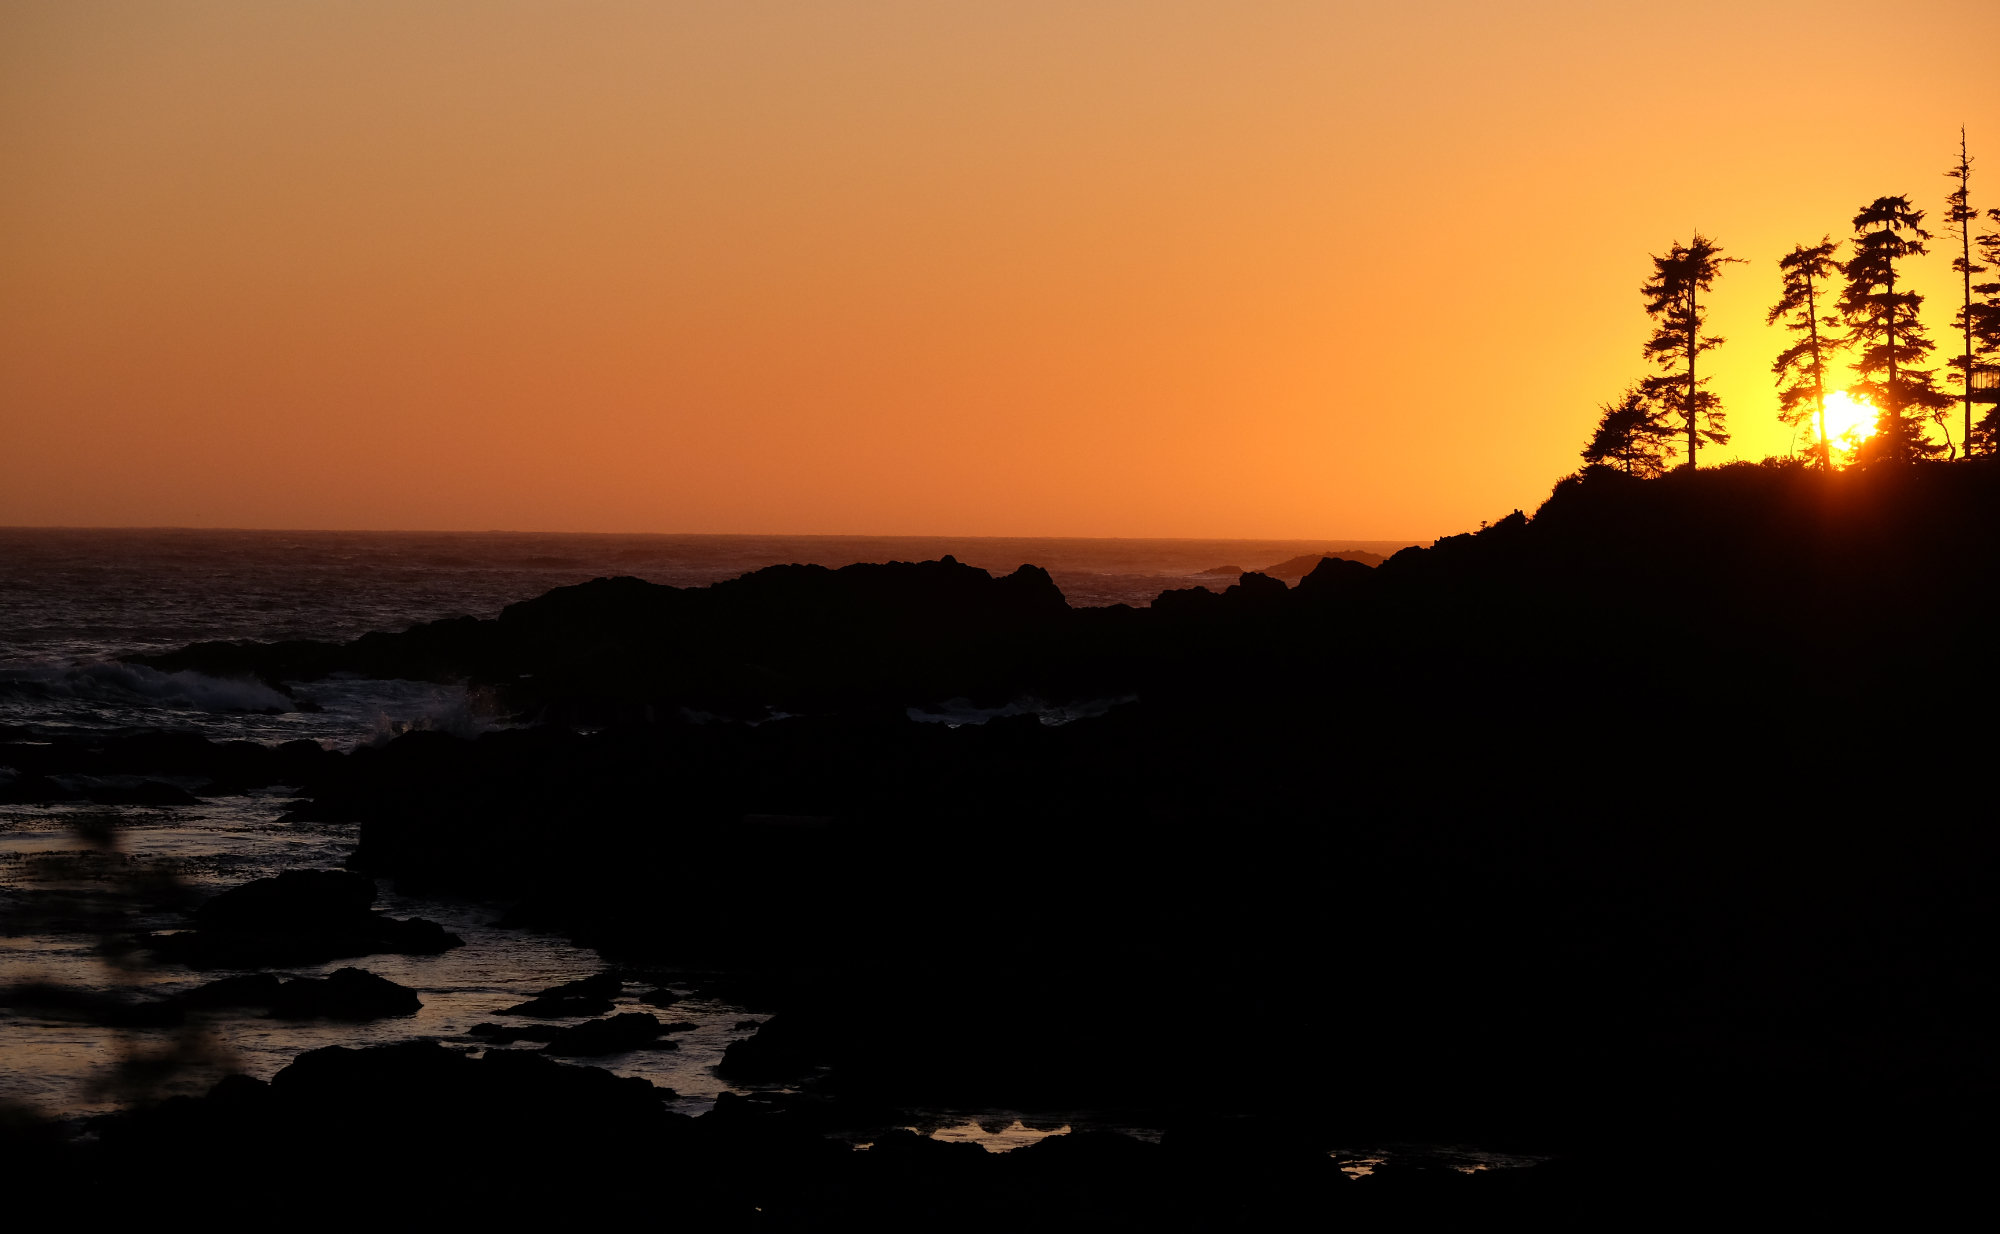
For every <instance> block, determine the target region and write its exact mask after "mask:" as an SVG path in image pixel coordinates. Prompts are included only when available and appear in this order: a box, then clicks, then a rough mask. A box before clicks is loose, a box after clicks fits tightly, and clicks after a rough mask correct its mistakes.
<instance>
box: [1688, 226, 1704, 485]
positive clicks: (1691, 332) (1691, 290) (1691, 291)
mask: <svg viewBox="0 0 2000 1234" xmlns="http://www.w3.org/2000/svg"><path fill="white" fill-rule="evenodd" d="M1695 241H1696V243H1697V245H1698V244H1699V243H1700V241H1701V236H1700V235H1696V236H1695ZM1695 308H1696V303H1695V286H1694V282H1693V280H1692V278H1691V277H1690V280H1689V282H1688V341H1687V349H1688V392H1687V418H1688V470H1689V471H1693V470H1694V447H1695V430H1694V417H1695V384H1694V358H1695V353H1696V352H1697V351H1698V350H1700V348H1699V347H1698V344H1699V342H1700V340H1699V339H1698V338H1697V337H1696V335H1697V334H1699V333H1700V330H1701V325H1700V318H1699V317H1698V316H1697V315H1696V312H1695Z"/></svg>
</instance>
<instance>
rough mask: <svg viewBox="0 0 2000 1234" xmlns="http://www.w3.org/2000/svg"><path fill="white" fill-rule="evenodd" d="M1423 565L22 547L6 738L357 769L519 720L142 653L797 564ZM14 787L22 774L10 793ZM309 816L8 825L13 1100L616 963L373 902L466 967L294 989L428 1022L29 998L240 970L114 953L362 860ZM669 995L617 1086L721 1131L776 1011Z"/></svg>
mask: <svg viewBox="0 0 2000 1234" xmlns="http://www.w3.org/2000/svg"><path fill="white" fill-rule="evenodd" d="M1407 544H1408V542H1405V541H1394V542H1383V541H1367V540H1340V539H1332V540H1325V539H1322V540H1091V539H999V538H980V537H966V538H947V537H935V538H906V537H865V536H796V537H781V536H721V535H581V534H553V533H549V534H545V533H523V532H483V533H441V532H286V531H211V530H172V529H167V530H160V529H144V530H101V529H39V528H38V529H23V528H14V529H0V737H4V738H6V739H9V740H13V741H38V740H47V739H48V738H50V737H56V736H76V735H89V734H104V735H111V734H117V733H128V732H135V731H145V730H175V731H188V732H195V733H199V734H201V735H203V736H205V737H207V738H209V739H211V740H217V741H224V740H248V741H255V742H261V743H266V744H276V743H280V742H285V741H292V740H298V739H306V740H310V741H314V742H318V743H320V744H321V745H323V746H325V747H327V748H334V749H344V748H352V747H354V746H356V745H359V744H362V743H366V742H376V741H382V740H386V739H389V738H391V737H393V736H395V735H396V734H398V733H401V732H404V731H407V730H409V729H413V728H436V729H444V730H447V731H453V732H459V733H464V734H471V733H476V732H477V731H479V730H480V729H482V728H484V727H488V726H492V725H496V724H502V723H506V722H507V717H505V716H502V715H498V714H494V713H493V712H492V710H491V709H490V708H489V707H487V706H485V705H484V704H483V702H482V700H481V699H480V698H479V697H477V696H476V695H473V694H469V693H468V692H467V691H465V690H464V689H461V688H458V687H455V686H452V685H449V684H437V683H424V682H405V681H371V680H363V679H336V680H330V681H324V682H313V683H304V684H301V685H299V686H298V687H297V688H296V689H295V690H294V696H295V700H296V701H294V699H288V698H287V697H286V696H285V695H284V694H281V693H279V692H278V691H275V690H273V689H271V688H270V687H269V686H267V685H264V684H262V683H259V682H254V681H233V680H223V679H217V678H213V677H206V676H203V675H201V674H196V673H185V672H184V673H162V672H158V671H156V670H153V669H149V668H145V667H142V666H138V665H132V664H128V663H125V662H123V660H122V659H121V657H125V656H129V655H133V654H135V653H141V652H151V651H162V650H167V649H172V648H177V647H181V646H184V645H186V644H188V643H192V642H199V641H205V640H211V639H257V640H278V639H293V638H311V639H349V638H353V637H355V636H358V635H360V634H363V633H366V632H368V631H371V630H397V629H402V628H404V627H407V626H409V625H411V624H413V623H417V622H422V621H429V620H435V619H438V618H444V617H455V616H465V615H471V616H479V617H490V616H493V615H496V614H497V613H498V612H499V611H500V609H501V608H502V607H503V606H505V605H507V604H509V603H512V602H514V601H517V600H525V599H529V598H532V597H534V596H537V595H540V594H542V593H543V592H545V591H548V590H549V589H550V588H553V587H559V586H564V585H568V584H573V583H580V582H584V581H587V580H589V579H592V578H597V577H603V576H613V575H633V576H637V577H639V578H643V579H647V580H649V581H653V582H658V583H667V584H672V585H674V586H682V587H686V586H702V585H706V584H709V583H713V582H717V581H720V580H723V579H728V578H733V577H735V576H737V575H740V574H743V573H745V572H747V571H750V570H754V569H757V568H760V567H762V566H768V565H774V564H781V563H787V562H807V563H816V564H820V565H826V566H841V565H846V564H849V563H852V562H858V561H897V560H901V561H922V560H930V559H935V558H939V557H942V556H945V555H947V554H950V555H953V556H955V557H957V558H958V559H959V560H960V561H963V562H966V563H968V564H971V565H975V566H979V567H982V568H985V569H988V570H991V571H993V572H995V573H1004V572H1007V571H1011V570H1013V569H1014V568H1015V567H1017V566H1019V565H1022V564H1024V563H1032V564H1035V565H1039V566H1042V567H1044V568H1046V569H1048V570H1049V571H1050V573H1051V575H1052V576H1053V577H1054V579H1055V581H1056V583H1057V585H1058V586H1060V587H1061V588H1062V590H1063V592H1064V594H1065V596H1066V597H1067V598H1068V599H1069V602H1070V603H1071V604H1072V605H1077V606H1081V605H1107V604H1133V605H1143V604H1145V603H1147V602H1149V601H1150V600H1151V599H1152V598H1153V597H1154V596H1156V595H1158V594H1159V593H1160V592H1161V591H1163V590H1167V589H1170V588H1180V587H1189V586H1209V587H1211V588H1214V589H1218V590H1219V589H1220V588H1222V587H1224V586H1227V585H1228V584H1229V583H1231V582H1233V581H1235V575H1236V573H1237V572H1239V571H1242V570H1261V569H1264V568H1266V567H1273V566H1277V565H1279V564H1280V563H1284V562H1286V561H1288V560H1291V559H1294V558H1298V557H1301V556H1308V557H1310V556H1312V555H1315V554H1318V553H1321V552H1344V553H1357V554H1372V555H1375V556H1379V557H1386V556H1387V555H1389V554H1391V553H1393V552H1395V551H1396V550H1397V549H1400V548H1403V547H1406V546H1407ZM1281 573H1282V572H1281ZM1290 581H1296V574H1295V573H1294V574H1293V575H1292V576H1291V579H1290ZM13 776H14V772H13V770H12V769H11V768H7V767H4V766H0V791H4V788H5V785H6V783H7V782H8V781H9V780H10V779H12V778H13ZM187 787H188V788H190V789H193V788H198V787H200V786H199V785H198V784H193V783H190V784H189V785H187ZM292 804H293V801H292V798H291V797H290V796H289V795H288V794H287V793H285V792H284V791H282V790H271V791H263V792H258V793H253V794H249V795H242V796H227V797H212V798H205V799H202V800H201V801H200V802H199V804H196V805H181V806H132V805H96V804H83V803H57V804H44V805H0V914H4V917H5V920H6V924H7V929H6V931H5V933H6V935H7V937H6V940H5V942H4V943H0V992H6V993H8V997H6V998H5V999H0V1030H4V1032H5V1033H6V1039H7V1040H6V1048H5V1049H4V1050H0V1102H12V1103H17V1104H21V1105H26V1106H29V1107H31V1108H33V1109H35V1110H37V1111H40V1112H42V1113H44V1114H47V1115H51V1116H54V1117H59V1118H69V1119H75V1118H82V1117H85V1116H88V1115H90V1114H94V1113H100V1112H104V1111H107V1110H110V1109H113V1108H116V1107H117V1106H118V1105H120V1104H122V1103H125V1102H129V1101H131V1100H135V1099H143V1098H151V1097H158V1096H162V1095H168V1094H171V1093H174V1092H190V1093H192V1092H199V1091H201V1090H202V1089H203V1088H205V1087H206V1085H207V1084H209V1083H212V1082H213V1080H214V1079H215V1078H217V1077H218V1076H219V1075H221V1074H225V1073H227V1072H230V1071H243V1072H248V1073H249V1074H252V1075H255V1076H259V1077H260V1078H268V1077H269V1076H270V1075H271V1074H273V1073H275V1072H276V1071H277V1070H278V1069H279V1068H281V1067H283V1066H284V1065H285V1064H286V1063H287V1062H289V1061H290V1060H291V1058H292V1057H293V1056H294V1055H296V1054H298V1053H300V1052H301V1051H303V1050H307V1049H312V1048H315V1047H318V1046H323V1045H334V1044H340V1045H365V1044H377V1043H384V1042H390V1041H400V1040H410V1039H428V1040H442V1041H448V1042H449V1041H459V1042H471V1041H473V1040H474V1039H473V1038H470V1037H468V1036H467V1035H466V1034H467V1030H468V1029H470V1028H472V1027H473V1026H474V1025H475V1024H478V1023H481V1022H485V1021H488V1020H490V1019H491V1018H492V1017H493V1015H494V1013H495V1012H496V1011H497V1010H498V1009H499V1008H502V1007H504V1006H506V1005H508V1004H510V1003H514V1002H519V1001H522V1000H524V999H526V998H528V997H529V996H530V995H532V994H533V993H535V992H536V991H538V990H540V989H543V988H545V987H547V986H551V985H554V984H557V983H559V982H564V981H570V980H575V979H577V978H581V977H585V976H588V975H590V974H592V973H594V972H597V971H599V970H601V969H602V968H603V967H604V963H603V961H602V959H601V958H600V957H598V956H597V955H596V954H595V953H594V952H592V951H590V950H588V949H585V948H581V947H578V946H575V945H573V944H571V943H569V942H568V941H566V940H564V939H561V938H558V937H554V936H550V935H545V934H539V933H535V932H533V931H524V930H518V929H503V928H499V927H498V926H496V925H495V924H494V922H495V921H496V920H497V919H498V918H499V916H500V914H501V911H502V909H503V907H504V906H501V905H495V904H480V903H462V902H452V901H445V900H438V899H412V898H408V897H402V896H398V895H397V894H395V893H394V892H393V890H392V889H390V888H387V887H384V888H383V889H382V897H381V900H380V901H379V902H378V907H382V908H384V909H386V910H387V911H389V912H391V913H392V914H394V915H396V916H399V917H400V916H421V917H426V918H429V919H431V920H434V921H438V922H440V923H442V924H443V925H444V926H445V928H447V929H449V930H451V931H453V932H455V933H458V934H459V935H461V936H462V937H463V938H464V939H465V941H466V945H465V946H464V947H461V948H457V949H455V950H452V951H449V952H446V953H445V954H443V955H440V956H371V957H368V958H366V959H364V960H360V961H334V962H331V963H328V964H324V965H317V966H306V967H302V968H298V969H295V970H288V971H289V972H291V973H292V974H293V975H299V976H320V975H324V974H325V973H327V972H330V971H332V970H334V969H337V968H340V967H344V966H346V965H349V964H359V965H361V966H364V967H366V968H367V969H368V970H369V971H371V972H375V973H377V974H379V975H381V976H384V977H387V978H389V979H391V980H393V981H396V982H398V983H401V984H403V985H406V986H409V987H411V988H413V989H415V990H416V991H417V992H418V994H419V997H420V998H421V999H422V1002H423V1008H422V1010H421V1011H419V1012H418V1013H417V1014H416V1015H415V1016H413V1017H401V1018H393V1019H387V1020H378V1021H374V1022H372V1023H365V1024H334V1023H328V1022H323V1021H281V1020H273V1019H266V1018H261V1017H253V1016H215V1017H211V1018H208V1019H203V1020H198V1021H197V1020H190V1021H189V1022H188V1023H186V1024H182V1025H173V1026H159V1027H151V1028H147V1027H123V1028H107V1027H104V1026H102V1025H100V1024H97V1023H93V1022H92V1017H90V1016H87V1015H83V1014H65V1013H64V1012H63V1011H62V1010H61V1008H59V1007H56V1008H52V1006H51V1000H50V999H49V998H47V997H45V996H38V997H36V998H22V997H13V996H12V992H17V991H20V990H22V989H40V990H43V991H47V990H49V989H58V990H62V991H67V992H68V994H67V995H66V997H68V998H69V999H70V1000H71V1002H72V1003H74V1004H76V1006H78V1007H81V1006H84V1005H85V1004H87V1003H88V1002H89V1001H90V1000H93V999H95V1000H100V1001H102V1000H112V999H126V1000H130V999H132V998H134V997H150V996H155V995H164V994H171V993H177V992H181V991H185V990H187V989H190V988H192V987H194V986H196V985H199V984H201V983H202V982H204V981H207V980H211V979H213V978H215V977H217V976H224V975H228V974H227V973H226V972H209V973H200V974H197V973H191V972H189V971H187V970H185V969H176V968H171V967H165V966H159V965H153V964H149V963H146V962H144V961H143V958H141V957H136V956H134V955H133V954H131V953H129V952H127V951H125V950H123V949H121V948H119V947H117V946H115V945H113V944H114V943H115V940H116V938H117V937H119V936H120V935H122V934H125V933H129V932H130V931H133V930H145V929H171V928H174V927H176V926H177V925H179V924H180V923H181V922H182V920H183V917H182V914H183V912H184V911H185V909H186V907H187V906H188V905H191V904H193V903H198V902H199V901H200V900H201V899H203V898H205V897H206V896H208V895H212V894H214V893H215V892H217V891H220V890H222V889H224V888H226V887H229V886H234V885H236V884H239V883H242V882H245V881H248V880H250V879H253V878H259V877H264V876H268V875H271V874H275V873H277V872H278V871H280V870H285V869H301V868H331V867H336V866H339V865H340V864H341V863H342V861H343V860H344V859H345V857H346V855H347V853H348V852H349V851H350V850H351V848H352V845H353V842H354V835H353V828H352V827H351V826H349V825H346V824H328V823H307V822H287V821H283V818H284V815H285V814H286V813H287V811H288V810H289V809H290V808H291V806H292ZM650 977H651V979H652V980H654V981H656V982H657V983H659V984H662V985H663V986H665V987H666V988H669V989H678V990H679V991H680V992H682V993H683V994H684V997H683V998H682V1000H681V1001H680V1002H678V1003H676V1004H674V1005H673V1006H672V1007H671V1008H670V1009H669V1010H668V1011H667V1012H666V1013H665V1016H666V1018H668V1019H672V1020H676V1021H680V1022H682V1023H684V1024H686V1025H688V1026H689V1027H687V1028H685V1029H683V1030H681V1031H679V1032H677V1033H676V1034H675V1035H674V1038H673V1039H674V1041H675V1042H676V1043H677V1045H678V1048H677V1049H673V1050H654V1051H637V1052H634V1053H632V1054H629V1055H624V1056H618V1057H615V1058H613V1059H612V1060H610V1061H609V1062H608V1063H607V1064H605V1065H607V1066H608V1067H609V1069H611V1070H613V1071H616V1072H619V1073H620V1074H626V1075H636V1076H643V1077H644V1078H646V1079H648V1080H651V1081H652V1082H654V1083H656V1084H660V1085H664V1086H667V1087H670V1088H672V1089H673V1090H674V1091H675V1092H676V1093H677V1094H679V1099H678V1102H677V1104H678V1106H679V1108H682V1109H684V1110H686V1111H687V1112H690V1113H698V1112H700V1111H701V1110H704V1109H706V1108H708V1107H709V1106H710V1105H712V1104H713V1102H714V1101H715V1099H716V1097H717V1096H718V1095H719V1094H720V1093H722V1092H724V1091H730V1090H731V1089H732V1086H731V1085H728V1084H725V1083H723V1082H722V1081H721V1080H720V1079H718V1078H717V1077H716V1076H715V1075H714V1074H713V1070H712V1069H713V1067H714V1065H715V1063H716V1062H717V1060H718V1059H719V1058H720V1056H721V1053H722V1050H723V1049H724V1048H725V1047H726V1046H727V1045H728V1044H729V1043H730V1042H731V1041H732V1040H735V1039H737V1038H738V1037H740V1036H741V1035H742V1034H744V1033H746V1032H748V1031H750V1028H749V1027H746V1026H749V1025H750V1024H751V1021H752V1020H754V1018H755V1017H754V1016H753V1015H752V1014H751V1013H750V1012H749V1011H747V1010H746V1009H745V1008H743V1007H741V1006H737V1005H734V1004H732V1003H730V1002H728V1001H726V1000H724V999H721V998H718V997H715V996H713V995H712V994H711V993H710V992H709V991H708V987H707V986H705V985H704V983H703V982H702V981H701V980H700V979H699V978H700V975H699V974H686V973H671V972H669V973H658V974H651V975H650ZM56 1001H58V1002H59V1001H61V1000H56ZM624 1001H625V1002H628V1003H629V1002H631V1001H632V1000H631V999H629V998H628V999H626V1000H624ZM635 1009H637V1008H636V1006H634V1007H622V1006H621V1007H620V1008H619V1010H635ZM98 1018H101V1017H98ZM1066 1125H1068V1122H1067V1121H1066V1120H1065V1119H1063V1118H1060V1117H1056V1118H1051V1117H1049V1116H1047V1114H1046V1112H1044V1113H1043V1115H1041V1116H1038V1117H1036V1116H1022V1117H1017V1116H1015V1114H1013V1113H1012V1112H1008V1111H991V1110H980V1111H936V1112H934V1117H932V1118H931V1119H930V1121H929V1122H928V1123H927V1124H926V1125H925V1127H924V1128H923V1129H924V1130H927V1131H929V1132H930V1133H932V1134H934V1135H938V1136H941V1137H944V1138H957V1139H967V1140H971V1141H974V1142H980V1143H985V1144H987V1145H988V1146H989V1147H1008V1146H1011V1145H1016V1144H1020V1143H1026V1142H1029V1141H1031V1140H1033V1139H1036V1138H1039V1137H1040V1136H1043V1135H1047V1134H1050V1133H1051V1132H1054V1131H1057V1130H1060V1129H1061V1128H1062V1127H1064V1126H1066Z"/></svg>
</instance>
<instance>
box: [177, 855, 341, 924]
mask: <svg viewBox="0 0 2000 1234" xmlns="http://www.w3.org/2000/svg"><path fill="white" fill-rule="evenodd" d="M374 903H375V880H374V879H372V878H368V877H367V876H365V875H361V874H356V873H353V872H352V871H349V870H286V871H285V872H284V873H282V874H279V875H278V876H277V877H275V878H260V879H256V880H254V881H252V882H248V883H244V884H243V885H242V886H240V887H231V888H230V889H229V890H227V891H224V892H222V893H220V894H218V895H216V896H215V897H213V898H212V899H210V900H209V901H208V902H207V903H205V904H203V905H202V906H201V907H200V908H198V909H196V910H195V914H194V923H195V926H196V928H198V929H204V930H275V931H301V930H312V929H320V928H327V927H339V926H343V925H346V924H348V923H349V922H352V921H355V920H357V919H359V918H361V917H363V916H365V915H366V914H367V913H368V911H369V907H370V906H371V905H373V904H374Z"/></svg>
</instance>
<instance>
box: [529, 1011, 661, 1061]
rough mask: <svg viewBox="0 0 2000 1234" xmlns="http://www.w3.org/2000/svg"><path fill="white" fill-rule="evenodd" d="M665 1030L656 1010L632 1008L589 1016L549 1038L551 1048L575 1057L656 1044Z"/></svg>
mask: <svg viewBox="0 0 2000 1234" xmlns="http://www.w3.org/2000/svg"><path fill="white" fill-rule="evenodd" d="M663 1031H665V1030H664V1029H663V1028H662V1027H661V1025H660V1021H659V1019H658V1018H657V1017H655V1016H654V1015H653V1014H652V1013H650V1012H645V1011H628V1012H626V1013H624V1014H623V1015H615V1016H612V1017H611V1018H610V1019H606V1020H589V1021H586V1022H585V1023H582V1024H578V1025H574V1026H573V1027H570V1028H565V1029H563V1030H562V1031H561V1032H559V1033H557V1034H556V1036H555V1039H554V1040H552V1041H550V1042H549V1044H548V1052H549V1053H550V1054H558V1055H564V1056H567V1057H571V1058H594V1057H597V1056H599V1055H604V1054H623V1053H625V1052H626V1051H628V1050H637V1049H640V1048H642V1047H646V1046H649V1045H652V1044H653V1043H654V1042H655V1041H656V1040H657V1039H658V1038H659V1036H660V1034H661V1033H662V1032H663ZM659 1044H660V1046H661V1047H671V1046H672V1045H673V1043H672V1042H660V1043H659Z"/></svg>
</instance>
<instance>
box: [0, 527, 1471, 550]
mask: <svg viewBox="0 0 2000 1234" xmlns="http://www.w3.org/2000/svg"><path fill="white" fill-rule="evenodd" d="M12 531H196V532H202V531H206V532H262V533H266V534H270V535H380V536H658V537H662V538H665V537H678V538H682V539H688V538H695V537H706V538H710V539H744V540H747V539H787V540H1130V541H1135V542H1158V541H1161V540H1180V541H1186V542H1188V543H1203V542H1213V541H1242V542H1247V543H1256V542H1270V541H1290V542H1296V543H1306V542H1311V541H1321V540H1324V541H1337V540H1347V541H1350V542H1357V543H1366V544H1410V545H1422V544H1430V543H1433V542H1435V541H1436V540H1437V539H1439V537H1437V536H1429V537H1403V536H1241V535H1235V536H1136V535H1122V536H1086V535H1027V534H1015V535H1003V534H996V533H992V532H983V533H977V534H958V533H955V532H873V531H804V532H789V531H565V530H551V529H537V528H520V527H486V528H465V527H459V528H437V527H393V528H385V527H242V526H221V525H215V526H199V525H194V524H186V523H0V532H12Z"/></svg>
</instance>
